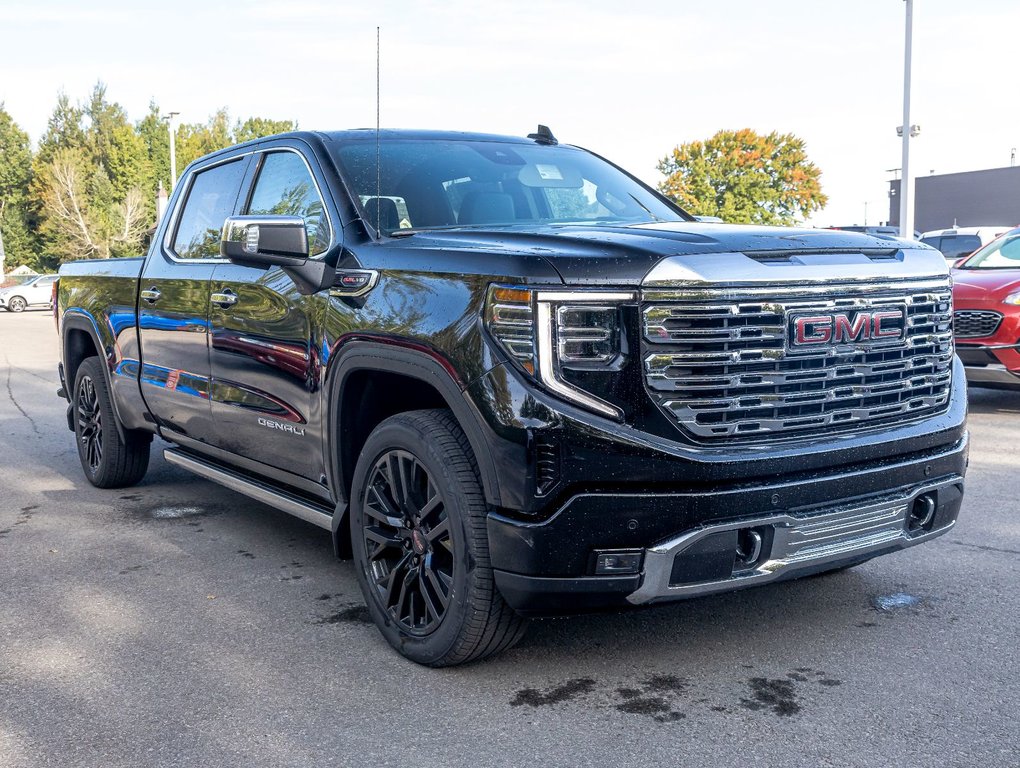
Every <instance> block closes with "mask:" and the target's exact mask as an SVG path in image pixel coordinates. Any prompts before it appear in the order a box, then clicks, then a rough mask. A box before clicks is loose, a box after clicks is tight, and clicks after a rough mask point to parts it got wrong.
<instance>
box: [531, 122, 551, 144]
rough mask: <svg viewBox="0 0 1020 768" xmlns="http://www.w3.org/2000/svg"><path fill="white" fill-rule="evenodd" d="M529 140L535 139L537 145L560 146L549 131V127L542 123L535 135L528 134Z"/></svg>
mask: <svg viewBox="0 0 1020 768" xmlns="http://www.w3.org/2000/svg"><path fill="white" fill-rule="evenodd" d="M528 138H529V139H534V140H535V143H536V144H559V142H558V141H557V140H556V137H555V136H553V133H552V131H550V130H549V126H548V125H542V124H541V123H539V124H538V130H537V131H536V132H535V133H529V134H528Z"/></svg>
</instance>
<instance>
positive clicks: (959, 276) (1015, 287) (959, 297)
mask: <svg viewBox="0 0 1020 768" xmlns="http://www.w3.org/2000/svg"><path fill="white" fill-rule="evenodd" d="M1016 291H1020V269H954V270H953V300H954V301H955V302H956V304H957V305H959V304H960V302H962V301H1002V300H1003V299H1004V298H1006V297H1007V296H1008V295H1009V294H1011V293H1015V292H1016Z"/></svg>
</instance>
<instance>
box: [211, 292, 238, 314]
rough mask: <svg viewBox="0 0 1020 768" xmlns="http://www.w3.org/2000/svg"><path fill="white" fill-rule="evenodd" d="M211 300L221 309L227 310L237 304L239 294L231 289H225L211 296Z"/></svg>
mask: <svg viewBox="0 0 1020 768" xmlns="http://www.w3.org/2000/svg"><path fill="white" fill-rule="evenodd" d="M209 300H210V301H211V302H212V303H213V304H215V305H216V306H218V307H220V308H221V309H227V308H228V307H232V306H234V305H235V304H236V303H237V294H236V293H234V292H233V291H232V290H230V289H229V288H224V289H223V290H222V291H221V292H219V293H214V294H213V295H212V296H210V297H209Z"/></svg>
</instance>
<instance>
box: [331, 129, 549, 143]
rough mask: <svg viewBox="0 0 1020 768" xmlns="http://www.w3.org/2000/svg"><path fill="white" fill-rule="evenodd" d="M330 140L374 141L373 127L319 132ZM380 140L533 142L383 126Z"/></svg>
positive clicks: (475, 134) (495, 135)
mask: <svg viewBox="0 0 1020 768" xmlns="http://www.w3.org/2000/svg"><path fill="white" fill-rule="evenodd" d="M321 135H322V136H323V137H325V138H326V139H328V140H330V141H336V142H346V141H375V136H376V130H375V128H356V129H353V130H346V131H325V132H323V133H322V134H321ZM379 139H380V140H381V141H393V140H418V141H498V142H502V143H505V144H534V143H535V142H534V141H533V140H532V139H526V138H524V137H523V136H501V135H499V134H494V133H472V132H470V131H431V130H394V129H391V128H385V129H383V130H380V131H379Z"/></svg>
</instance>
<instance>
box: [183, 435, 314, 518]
mask: <svg viewBox="0 0 1020 768" xmlns="http://www.w3.org/2000/svg"><path fill="white" fill-rule="evenodd" d="M163 458H165V459H166V460H167V462H169V463H170V464H174V465H175V466H178V467H181V468H182V469H186V470H188V471H189V472H194V473H195V474H196V475H198V476H200V477H204V478H205V479H206V480H212V481H213V482H214V483H218V484H219V485H222V486H224V487H226V488H229V489H230V490H232V491H237V492H238V493H243V494H244V495H245V496H249V497H251V498H253V499H255V500H256V501H261V502H262V503H263V504H268V505H269V506H270V507H275V508H276V509H279V510H280V511H282V512H286V513H287V514H289V515H294V517H299V518H301V519H302V520H304V521H306V522H309V523H311V524H312V525H317V526H318V527H319V528H325V529H326V530H327V531H331V530H332V528H333V516H332V515H331V514H329V513H328V512H325V511H323V510H322V508H320V507H317V506H315V505H314V504H309V503H308V502H307V501H303V500H301V499H299V498H298V497H297V496H293V495H291V494H289V493H287V492H286V491H279V490H277V489H275V488H271V487H270V486H268V485H266V484H264V483H260V482H258V481H257V480H251V479H249V478H247V477H244V476H243V475H239V474H237V473H236V472H232V471H230V470H229V469H223V468H221V467H218V466H216V465H213V464H208V463H206V462H204V461H202V460H201V459H199V458H196V457H194V456H190V455H188V454H185V453H183V452H181V451H178V450H176V449H174V448H167V449H165V450H164V451H163Z"/></svg>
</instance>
